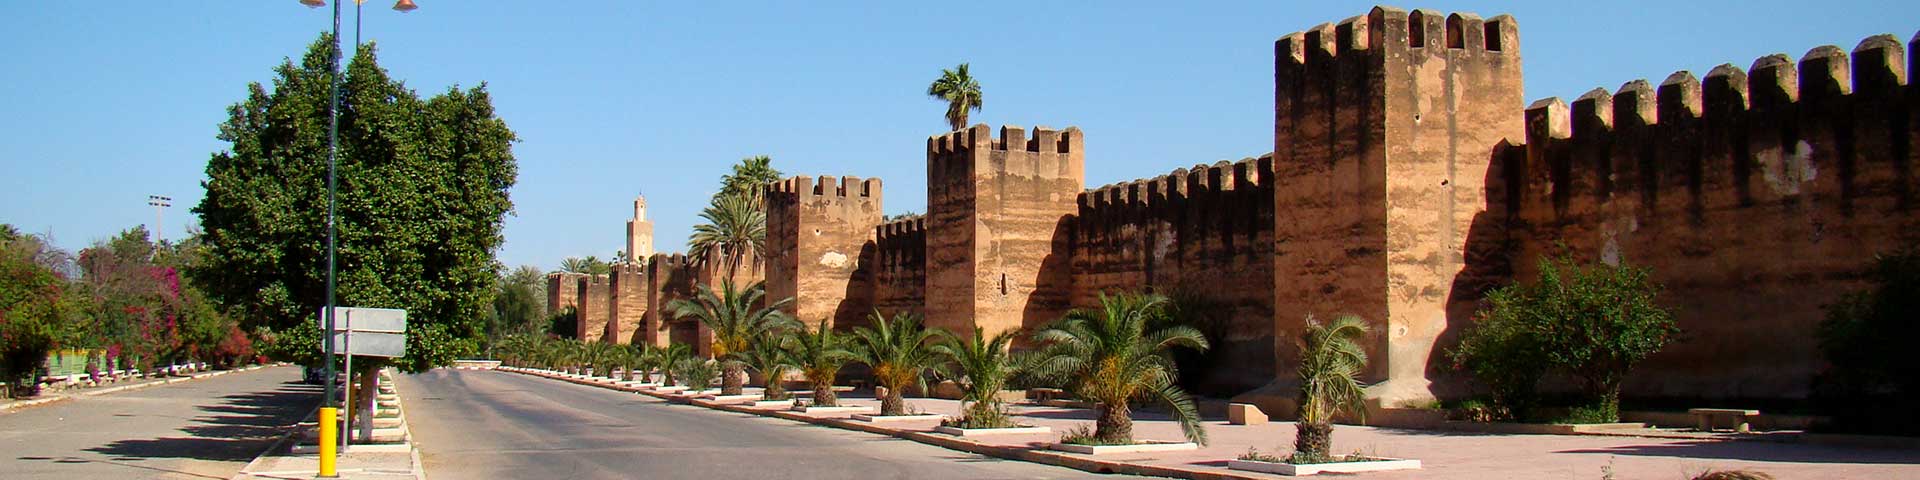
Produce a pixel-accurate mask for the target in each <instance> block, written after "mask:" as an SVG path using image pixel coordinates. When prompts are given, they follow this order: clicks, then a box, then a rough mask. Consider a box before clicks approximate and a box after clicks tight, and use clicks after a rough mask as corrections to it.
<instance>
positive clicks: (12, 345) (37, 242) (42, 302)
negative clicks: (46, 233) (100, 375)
mask: <svg viewBox="0 0 1920 480" xmlns="http://www.w3.org/2000/svg"><path fill="white" fill-rule="evenodd" d="M64 258H65V255H63V254H62V253H61V252H59V251H58V249H56V248H53V247H52V246H51V244H50V243H49V242H46V241H44V239H42V238H39V237H34V236H31V235H22V234H20V232H19V231H18V230H16V229H14V228H13V227H12V226H10V225H0V379H4V381H5V382H6V384H7V387H8V388H7V394H8V395H10V396H13V397H29V396H33V395H35V394H37V393H39V392H38V385H39V374H40V369H41V367H43V366H45V365H46V361H47V354H48V353H49V352H52V351H53V350H54V349H55V348H58V347H59V346H61V345H62V343H63V342H66V341H68V340H69V339H71V338H72V337H73V335H74V324H75V322H74V321H73V320H74V319H75V317H76V310H79V309H80V308H79V307H78V306H77V305H78V302H76V298H77V297H78V296H77V295H73V294H72V293H71V292H70V289H71V285H70V281H71V278H70V277H68V276H67V275H66V274H65V272H63V270H64V269H62V268H59V267H58V266H57V265H51V264H50V263H52V262H64V261H65V260H64Z"/></svg>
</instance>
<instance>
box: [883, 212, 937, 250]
mask: <svg viewBox="0 0 1920 480" xmlns="http://www.w3.org/2000/svg"><path fill="white" fill-rule="evenodd" d="M873 230H874V237H875V238H876V239H878V240H879V242H880V243H882V244H885V243H887V242H889V241H892V240H898V239H901V238H906V237H910V236H915V235H920V236H924V235H926V234H927V219H926V217H919V216H916V217H911V218H903V219H899V220H894V221H891V222H887V223H882V224H880V226H878V227H874V229H873Z"/></svg>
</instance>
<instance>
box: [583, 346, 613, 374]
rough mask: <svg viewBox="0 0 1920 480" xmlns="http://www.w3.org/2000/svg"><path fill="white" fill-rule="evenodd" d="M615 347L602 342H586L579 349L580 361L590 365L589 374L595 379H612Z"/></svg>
mask: <svg viewBox="0 0 1920 480" xmlns="http://www.w3.org/2000/svg"><path fill="white" fill-rule="evenodd" d="M616 347H617V346H616V345H614V344H612V343H607V342H604V341H588V342H586V343H585V345H583V346H582V347H581V356H582V357H583V358H582V359H583V360H584V361H585V362H586V363H587V365H590V366H591V367H592V368H593V370H591V373H592V374H593V375H594V376H597V377H607V378H613V364H614V363H617V362H615V358H614V353H615V348H616Z"/></svg>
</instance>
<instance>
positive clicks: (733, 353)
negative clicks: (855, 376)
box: [667, 279, 795, 395]
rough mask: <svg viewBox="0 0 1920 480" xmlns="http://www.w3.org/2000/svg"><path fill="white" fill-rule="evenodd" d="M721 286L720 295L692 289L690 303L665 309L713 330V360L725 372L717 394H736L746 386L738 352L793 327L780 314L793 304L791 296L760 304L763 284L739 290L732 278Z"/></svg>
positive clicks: (682, 301)
mask: <svg viewBox="0 0 1920 480" xmlns="http://www.w3.org/2000/svg"><path fill="white" fill-rule="evenodd" d="M720 286H721V291H720V294H718V295H716V294H714V292H713V289H710V288H707V286H705V285H701V286H699V287H698V288H694V289H693V290H694V297H693V299H692V300H687V299H679V300H674V301H673V302H672V303H670V304H668V305H667V308H669V309H672V311H673V314H674V316H675V317H679V318H693V319H698V320H699V321H700V323H702V324H705V325H706V326H707V329H709V330H712V331H713V345H712V347H713V358H714V359H715V360H718V361H719V362H720V368H721V369H722V370H723V371H724V374H723V375H722V376H721V384H720V394H722V395H739V394H740V392H741V391H742V390H743V389H744V388H745V387H746V378H747V374H746V368H747V367H746V364H745V363H743V362H741V359H740V353H742V352H745V351H747V349H749V348H751V347H752V342H753V339H756V338H762V337H767V336H771V335H773V334H774V333H775V332H777V331H780V330H782V329H786V328H791V327H792V326H793V325H794V324H795V322H794V321H793V319H792V318H791V317H788V316H787V314H786V313H785V312H782V311H780V309H781V308H785V307H786V306H787V305H790V304H792V303H793V297H787V298H783V299H779V300H775V301H772V302H766V304H765V305H760V304H761V300H762V299H763V298H765V297H766V295H767V286H766V283H765V282H754V283H753V284H752V285H749V286H747V288H746V289H745V290H741V289H738V288H736V287H735V286H734V284H733V280H732V279H726V280H724V281H722V283H721V284H720Z"/></svg>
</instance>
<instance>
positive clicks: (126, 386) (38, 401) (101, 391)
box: [0, 363, 282, 414]
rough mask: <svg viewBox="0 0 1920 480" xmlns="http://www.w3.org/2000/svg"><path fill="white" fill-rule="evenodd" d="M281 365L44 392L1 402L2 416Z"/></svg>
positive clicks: (130, 380)
mask: <svg viewBox="0 0 1920 480" xmlns="http://www.w3.org/2000/svg"><path fill="white" fill-rule="evenodd" d="M279 365H282V364H279V363H274V364H267V365H254V366H249V367H242V368H236V369H232V370H213V371H205V372H200V373H193V374H187V375H180V376H167V377H142V378H137V379H127V380H121V381H118V382H114V383H111V384H107V385H104V386H98V387H83V388H70V389H65V390H60V391H55V392H44V391H43V392H42V393H41V394H40V396H38V397H34V398H30V399H25V400H0V414H5V413H9V412H16V411H19V410H20V409H24V408H30V407H37V406H40V405H46V404H49V403H55V402H62V401H67V400H72V399H76V398H85V397H92V396H98V395H107V394H113V393H119V392H125V391H131V390H139V389H143V388H149V387H155V386H160V385H167V384H173V383H179V382H184V381H188V380H199V379H202V378H210V377H218V376H221V375H226V374H229V373H238V372H249V371H253V370H259V369H262V368H267V367H275V366H279Z"/></svg>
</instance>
